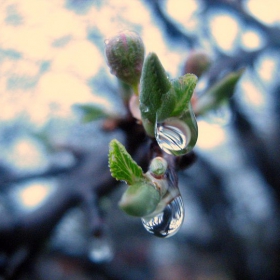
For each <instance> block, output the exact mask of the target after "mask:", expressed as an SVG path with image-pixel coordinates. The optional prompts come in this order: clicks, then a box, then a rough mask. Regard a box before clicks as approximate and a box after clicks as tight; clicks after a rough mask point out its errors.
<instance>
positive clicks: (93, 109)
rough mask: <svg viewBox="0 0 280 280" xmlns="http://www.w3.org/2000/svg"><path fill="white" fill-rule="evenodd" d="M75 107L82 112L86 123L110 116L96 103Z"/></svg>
mask: <svg viewBox="0 0 280 280" xmlns="http://www.w3.org/2000/svg"><path fill="white" fill-rule="evenodd" d="M75 107H76V108H77V109H79V110H80V111H81V112H82V115H83V116H82V121H83V122H85V123H87V122H91V121H95V120H98V119H100V118H105V117H107V116H108V114H107V113H106V112H105V111H104V109H102V108H100V107H99V106H98V105H95V104H84V105H76V106H75Z"/></svg>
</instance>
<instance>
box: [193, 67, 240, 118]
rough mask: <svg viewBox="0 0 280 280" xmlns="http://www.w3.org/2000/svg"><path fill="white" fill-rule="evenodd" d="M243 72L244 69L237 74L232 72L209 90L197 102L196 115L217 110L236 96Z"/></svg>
mask: <svg viewBox="0 0 280 280" xmlns="http://www.w3.org/2000/svg"><path fill="white" fill-rule="evenodd" d="M243 72H244V70H243V69H242V70H240V71H237V72H232V73H230V74H228V75H227V76H225V77H224V78H223V79H222V80H221V81H219V82H217V83H215V84H214V85H213V86H212V87H211V88H210V89H209V90H207V91H206V92H205V93H204V94H203V96H201V97H200V98H199V99H198V100H197V102H196V105H195V108H194V109H195V112H196V114H200V115H201V114H205V113H206V112H208V111H209V110H212V109H216V108H217V107H219V106H220V104H221V103H223V102H226V101H227V100H228V99H229V98H231V97H232V95H233V94H234V91H235V87H236V84H237V82H238V81H239V79H240V77H241V76H242V74H243Z"/></svg>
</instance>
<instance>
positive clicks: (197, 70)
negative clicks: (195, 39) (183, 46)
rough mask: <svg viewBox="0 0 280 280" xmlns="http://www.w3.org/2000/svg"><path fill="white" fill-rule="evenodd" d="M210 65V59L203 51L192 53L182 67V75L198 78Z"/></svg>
mask: <svg viewBox="0 0 280 280" xmlns="http://www.w3.org/2000/svg"><path fill="white" fill-rule="evenodd" d="M210 64H211V59H210V57H209V56H208V54H207V53H205V52H203V51H193V52H191V53H190V55H189V57H188V58H187V61H186V63H185V67H184V74H186V73H192V74H195V75H196V76H197V77H200V76H201V75H202V74H203V73H204V72H205V71H206V70H207V69H208V68H209V67H210Z"/></svg>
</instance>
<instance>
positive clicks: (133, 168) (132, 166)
mask: <svg viewBox="0 0 280 280" xmlns="http://www.w3.org/2000/svg"><path fill="white" fill-rule="evenodd" d="M109 167H110V171H111V174H112V176H113V177H114V178H115V179H117V180H121V181H125V182H127V184H128V185H132V184H135V183H136V182H139V181H140V180H143V178H144V175H143V171H142V168H141V167H140V166H139V165H137V163H136V162H135V161H134V160H133V159H132V157H131V156H130V154H129V153H128V152H127V151H126V149H125V147H124V146H123V145H122V144H121V143H120V142H119V141H118V140H116V139H113V140H112V141H111V142H110V150H109Z"/></svg>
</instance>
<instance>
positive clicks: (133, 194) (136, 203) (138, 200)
mask: <svg viewBox="0 0 280 280" xmlns="http://www.w3.org/2000/svg"><path fill="white" fill-rule="evenodd" d="M159 201H160V193H159V190H158V189H157V188H156V187H155V186H154V185H152V184H151V183H147V182H138V183H136V184H134V185H131V186H129V187H128V188H127V190H126V191H125V193H124V194H123V196H122V198H121V200H120V202H119V206H120V208H121V209H122V210H123V211H124V212H126V213H127V214H128V215H131V216H136V217H143V216H147V215H149V214H151V213H152V212H153V211H154V210H155V209H156V207H157V205H158V203H159Z"/></svg>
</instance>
